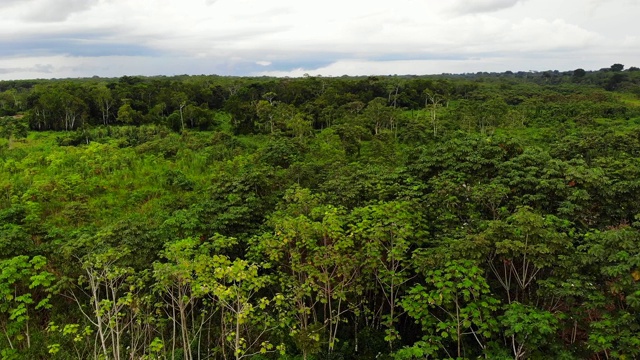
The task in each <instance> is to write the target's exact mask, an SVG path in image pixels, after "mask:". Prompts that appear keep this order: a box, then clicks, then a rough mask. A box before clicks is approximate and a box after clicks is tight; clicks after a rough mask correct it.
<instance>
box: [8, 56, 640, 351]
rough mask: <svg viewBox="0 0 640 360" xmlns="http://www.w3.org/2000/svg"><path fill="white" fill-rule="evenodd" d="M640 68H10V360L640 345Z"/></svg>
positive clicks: (601, 348) (622, 347) (625, 347)
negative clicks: (348, 72)
mask: <svg viewBox="0 0 640 360" xmlns="http://www.w3.org/2000/svg"><path fill="white" fill-rule="evenodd" d="M639 242H640V71H638V68H636V67H633V66H632V67H629V68H628V69H625V67H624V65H622V64H614V65H612V66H611V67H608V68H603V69H601V70H600V71H585V70H584V69H576V70H575V71H567V72H559V71H545V72H510V71H509V72H505V73H476V74H462V75H452V74H443V75H438V76H369V77H321V76H305V77H302V78H269V77H259V78H238V77H222V76H204V75H203V76H177V77H137V76H124V77H121V78H119V79H102V78H90V79H59V80H21V81H2V82H0V331H1V332H2V336H0V357H1V358H2V359H125V358H129V359H185V360H191V359H305V360H307V359H309V360H311V359H425V358H429V359H431V358H433V359H472V358H479V357H485V358H490V359H550V358H556V359H560V358H561V359H586V358H591V359H605V358H621V359H622V358H627V359H629V358H635V357H638V356H640V283H639V281H640V247H638V244H639Z"/></svg>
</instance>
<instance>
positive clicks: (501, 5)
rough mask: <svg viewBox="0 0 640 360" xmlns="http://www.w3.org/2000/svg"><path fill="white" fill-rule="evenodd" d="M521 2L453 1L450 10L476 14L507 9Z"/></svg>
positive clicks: (513, 0)
mask: <svg viewBox="0 0 640 360" xmlns="http://www.w3.org/2000/svg"><path fill="white" fill-rule="evenodd" d="M522 1H523V0H453V1H452V2H451V6H452V9H453V10H454V11H455V12H457V13H461V14H476V13H484V12H493V11H498V10H503V9H508V8H510V7H512V6H515V5H516V4H518V3H519V2H522Z"/></svg>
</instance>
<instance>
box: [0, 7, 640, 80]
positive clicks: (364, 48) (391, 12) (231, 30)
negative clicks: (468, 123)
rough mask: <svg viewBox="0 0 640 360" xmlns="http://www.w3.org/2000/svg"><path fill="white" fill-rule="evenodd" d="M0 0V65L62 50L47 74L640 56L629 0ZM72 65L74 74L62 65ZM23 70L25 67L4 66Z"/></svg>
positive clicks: (524, 64) (410, 66)
mask: <svg viewBox="0 0 640 360" xmlns="http://www.w3.org/2000/svg"><path fill="white" fill-rule="evenodd" d="M0 1H2V3H0V6H1V7H3V10H2V12H3V21H2V22H0V63H2V60H6V61H8V60H9V59H18V60H19V59H35V58H39V59H40V60H38V61H37V62H38V63H40V64H48V63H49V62H47V61H45V60H46V59H45V57H56V56H57V57H58V59H64V60H59V61H60V63H58V62H54V63H51V64H53V65H54V70H53V72H52V74H53V75H57V74H61V76H62V74H64V75H65V76H66V75H67V74H74V76H82V75H89V76H90V75H93V74H94V73H97V75H101V74H102V73H100V71H104V72H105V74H106V72H111V71H117V69H115V68H114V67H113V66H111V67H109V70H108V71H107V70H104V67H103V66H102V64H105V62H104V61H103V60H104V59H101V58H106V57H109V58H111V57H118V58H124V57H129V58H130V59H132V61H131V62H130V64H123V65H122V66H123V67H122V71H123V72H124V71H136V70H135V69H140V73H143V72H144V73H146V72H148V71H151V69H145V67H144V65H140V66H139V65H138V61H142V60H141V59H146V61H147V62H148V63H152V64H154V65H153V67H151V68H152V69H153V70H154V71H155V70H157V71H163V72H170V71H171V69H170V68H168V66H169V65H166V66H164V65H162V64H161V63H162V62H164V63H166V64H171V66H175V68H176V70H175V73H184V72H187V73H188V72H190V71H194V72H195V71H197V73H200V72H201V71H205V72H208V73H221V74H248V73H254V72H261V71H264V70H270V71H282V72H284V73H289V72H291V71H292V70H293V69H296V68H301V69H304V72H309V73H313V71H314V70H315V69H323V68H324V67H327V66H332V65H330V64H337V65H333V66H334V67H333V68H331V69H327V70H331V71H334V70H335V72H336V73H338V72H340V71H347V72H346V73H349V74H350V73H355V72H359V71H362V70H361V69H369V70H371V71H375V70H376V69H378V68H377V67H376V66H382V65H380V64H385V65H384V69H385V71H384V72H385V73H387V72H388V71H386V69H388V67H389V66H392V65H393V66H397V67H398V68H397V69H396V70H395V71H390V72H389V73H407V72H410V71H409V70H412V71H420V72H425V71H431V70H429V69H432V68H433V69H435V70H437V69H439V68H441V66H440V65H446V64H450V65H451V66H450V68H452V69H462V70H461V71H463V70H464V69H466V68H468V69H472V68H473V69H476V67H477V65H478V64H485V65H486V66H494V64H495V66H497V67H499V66H502V67H503V68H505V69H511V70H520V69H525V70H529V69H531V67H530V66H533V68H534V69H535V68H536V67H535V66H536V64H542V63H544V62H543V61H540V59H556V60H557V59H558V58H559V57H561V58H563V59H565V58H566V59H571V60H572V61H575V62H576V63H574V64H573V65H571V66H570V68H576V67H584V68H589V66H588V65H587V64H586V62H588V63H598V64H599V65H595V68H600V67H603V66H608V65H610V64H609V63H610V62H611V59H614V58H615V59H614V62H620V61H625V60H623V58H624V59H634V58H638V55H640V54H639V50H637V49H638V47H633V46H632V45H633V44H635V43H636V42H635V40H634V39H635V38H636V36H637V30H636V27H635V21H636V20H635V14H636V13H637V11H634V10H638V7H637V3H638V1H632V0H610V1H609V2H608V3H607V4H606V6H604V5H600V6H598V11H597V12H593V13H592V12H590V11H589V9H588V7H589V5H588V3H583V2H582V1H581V0H566V1H563V2H558V1H556V0H473V1H472V0H453V1H452V2H442V1H435V0H395V1H393V2H389V1H388V0H370V1H368V2H367V3H366V5H363V4H362V3H358V2H353V1H352V2H345V1H342V0H325V1H324V2H323V3H322V5H316V6H311V5H310V4H309V3H308V2H303V1H292V0H270V1H261V0H216V1H213V0H181V1H179V2H176V1H173V0H136V1H131V0H24V1H20V2H18V1H15V0H0ZM590 1H591V4H592V5H593V6H596V5H598V3H597V1H600V0H590ZM594 1H596V3H594ZM549 9H553V11H549ZM25 19H28V21H26V20H25ZM625 39H626V40H625ZM629 44H631V45H629ZM76 58H77V59H82V61H81V62H79V61H75V60H74V59H76ZM177 59H180V61H182V63H181V62H179V61H178V60H177ZM468 59H480V61H476V60H473V61H472V60H468ZM488 59H491V60H490V61H489V60H488ZM495 59H502V60H500V61H498V60H495ZM529 59H535V61H529ZM616 59H620V60H616ZM482 61H484V62H482ZM26 62H29V61H26ZM26 62H25V63H26ZM627 62H629V63H631V62H632V60H627ZM30 63H31V64H32V65H30V66H33V64H35V63H34V62H33V61H31V62H30ZM65 63H66V64H71V63H73V64H75V65H73V66H74V69H76V70H74V71H72V72H70V71H67V72H61V70H60V69H62V67H63V66H64V64H65ZM116 63H118V62H117V61H116ZM435 63H437V64H439V66H435V67H429V66H426V65H425V64H435ZM530 63H531V64H530ZM549 63H550V64H552V62H549ZM611 63H613V62H611ZM182 64H185V65H184V66H183V65H182ZM206 64H209V65H206ZM373 64H376V65H373ZM465 66H466V67H465ZM629 66H631V65H629ZM22 67H25V68H26V67H28V66H11V67H5V68H13V69H17V68H22ZM445 67H446V66H445ZM83 68H84V69H85V72H84V73H83V72H82V70H81V69H83ZM101 69H102V70H101ZM422 69H425V70H422ZM380 71H382V69H381V70H380ZM446 71H448V70H446ZM476 71H479V70H476ZM436 72H441V71H436ZM359 73H360V72H359ZM8 77H9V75H8V74H6V73H5V74H4V75H3V74H0V79H2V78H8Z"/></svg>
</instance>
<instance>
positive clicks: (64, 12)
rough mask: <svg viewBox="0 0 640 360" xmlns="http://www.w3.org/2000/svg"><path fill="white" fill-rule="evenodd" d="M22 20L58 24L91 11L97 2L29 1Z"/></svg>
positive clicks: (96, 0)
mask: <svg viewBox="0 0 640 360" xmlns="http://www.w3.org/2000/svg"><path fill="white" fill-rule="evenodd" d="M28 2H30V4H29V6H28V8H27V9H26V11H25V12H24V15H23V18H24V19H25V20H28V21H32V22H60V21H64V20H66V19H67V18H69V16H71V15H72V14H74V13H78V12H82V11H86V10H89V9H91V8H92V7H94V6H95V5H96V4H98V2H99V0H31V1H28Z"/></svg>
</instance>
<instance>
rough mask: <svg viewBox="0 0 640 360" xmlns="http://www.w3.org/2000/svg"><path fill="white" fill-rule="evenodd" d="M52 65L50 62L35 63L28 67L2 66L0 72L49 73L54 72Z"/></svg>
mask: <svg viewBox="0 0 640 360" xmlns="http://www.w3.org/2000/svg"><path fill="white" fill-rule="evenodd" d="M54 70H55V69H54V67H53V65H51V64H36V65H34V66H30V67H14V68H2V67H0V74H11V73H40V74H51V73H53V72H54Z"/></svg>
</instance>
